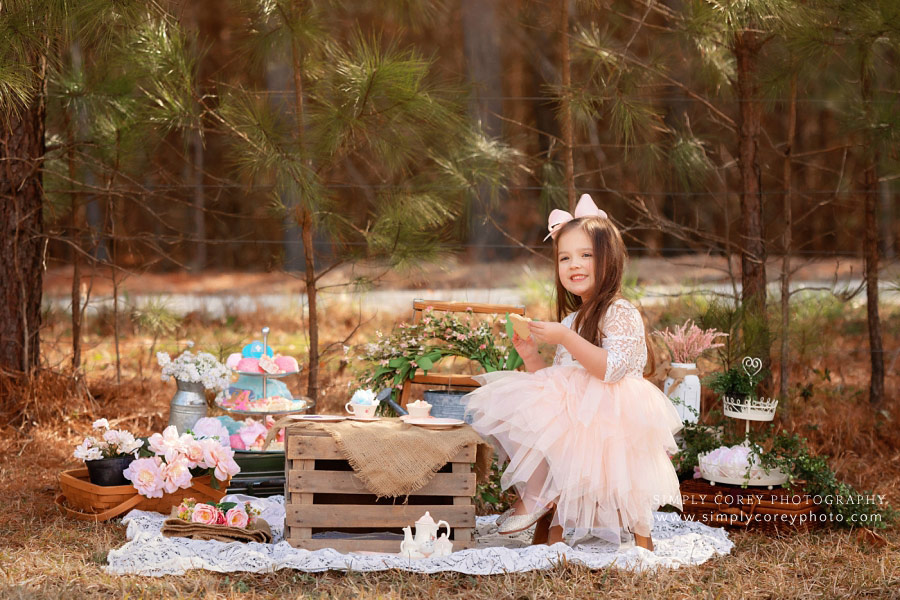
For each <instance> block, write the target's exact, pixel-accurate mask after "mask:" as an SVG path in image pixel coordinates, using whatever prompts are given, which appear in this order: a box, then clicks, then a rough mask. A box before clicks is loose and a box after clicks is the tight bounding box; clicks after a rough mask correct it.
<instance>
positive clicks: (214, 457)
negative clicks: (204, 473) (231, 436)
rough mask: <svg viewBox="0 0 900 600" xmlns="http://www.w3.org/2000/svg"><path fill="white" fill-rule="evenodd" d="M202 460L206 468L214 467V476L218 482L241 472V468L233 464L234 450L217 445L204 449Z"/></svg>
mask: <svg viewBox="0 0 900 600" xmlns="http://www.w3.org/2000/svg"><path fill="white" fill-rule="evenodd" d="M203 458H204V461H205V462H206V464H207V466H209V467H210V468H212V467H215V469H216V471H215V476H216V479H218V480H219V481H225V480H226V479H228V478H229V477H233V476H235V475H237V474H238V473H240V472H241V468H240V467H239V466H238V464H237V463H236V462H234V450H232V449H231V448H226V447H225V446H222V445H220V444H218V443H217V444H213V445H211V446H207V447H205V448H204V449H203Z"/></svg>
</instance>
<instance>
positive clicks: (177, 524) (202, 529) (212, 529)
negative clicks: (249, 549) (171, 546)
mask: <svg viewBox="0 0 900 600" xmlns="http://www.w3.org/2000/svg"><path fill="white" fill-rule="evenodd" d="M173 514H174V513H173ZM162 534H163V536H164V537H186V538H191V539H192V540H204V541H206V540H213V541H216V542H259V543H260V544H268V543H271V541H272V530H271V529H270V528H269V524H268V523H266V521H265V520H264V519H259V518H257V519H256V520H255V521H253V523H251V524H250V526H249V527H247V529H243V528H241V527H226V526H225V525H202V524H200V523H189V522H187V521H184V520H182V519H178V518H175V517H174V516H173V517H172V518H169V519H166V520H165V522H164V523H163V526H162Z"/></svg>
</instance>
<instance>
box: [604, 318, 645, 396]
mask: <svg viewBox="0 0 900 600" xmlns="http://www.w3.org/2000/svg"><path fill="white" fill-rule="evenodd" d="M601 327H602V331H603V334H604V338H603V342H602V343H601V347H602V348H604V349H605V350H606V351H607V352H609V356H608V357H607V359H606V376H605V377H604V378H603V380H604V381H606V382H609V383H614V382H616V381H619V380H620V379H622V378H623V377H625V376H626V375H636V376H638V377H640V376H641V375H642V374H643V371H644V365H646V364H647V343H646V341H645V340H644V321H643V319H641V313H640V312H638V310H637V309H636V308H635V307H634V306H632V305H631V303H629V302H628V301H627V300H617V301H616V302H614V303H613V304H612V306H610V307H609V310H607V311H606V317H605V318H604V319H603V324H602V326H601Z"/></svg>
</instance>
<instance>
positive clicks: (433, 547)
mask: <svg viewBox="0 0 900 600" xmlns="http://www.w3.org/2000/svg"><path fill="white" fill-rule="evenodd" d="M415 525H416V536H415V538H413V535H412V529H411V528H410V527H404V528H403V542H401V543H400V554H402V555H403V556H405V557H406V558H427V557H429V556H446V555H447V554H450V552H452V549H453V544H452V542H450V539H449V538H450V524H449V523H447V521H438V522H437V523H435V521H434V519H433V518H432V517H431V514H430V513H429V512H426V513H425V514H424V515H422V516H421V517H420V518H419V520H418V521H416V523H415ZM442 525H443V526H444V527H445V528H446V530H447V532H446V533H445V534H443V535H442V536H441V540H440V543H438V544H435V542H436V541H437V536H438V531H439V530H440V528H441V526H442Z"/></svg>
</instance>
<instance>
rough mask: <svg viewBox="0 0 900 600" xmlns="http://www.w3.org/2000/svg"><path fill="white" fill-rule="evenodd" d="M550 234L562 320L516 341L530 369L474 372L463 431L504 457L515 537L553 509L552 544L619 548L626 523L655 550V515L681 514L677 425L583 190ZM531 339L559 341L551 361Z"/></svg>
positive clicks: (612, 245)
mask: <svg viewBox="0 0 900 600" xmlns="http://www.w3.org/2000/svg"><path fill="white" fill-rule="evenodd" d="M549 228H550V235H549V236H547V237H551V236H552V237H553V238H554V250H555V252H554V254H555V256H556V263H557V268H556V289H557V308H556V312H557V319H561V320H562V322H561V323H553V322H530V323H529V329H530V332H531V336H530V337H528V338H525V339H522V338H521V337H519V336H518V335H515V336H514V338H513V344H514V345H515V347H516V350H517V351H518V352H519V354H520V355H521V356H522V359H523V360H524V362H525V368H526V369H527V371H528V372H527V373H522V372H510V371H501V372H496V373H488V374H485V375H480V376H478V379H479V380H480V383H481V384H482V387H480V388H478V389H477V390H476V391H474V392H472V393H471V394H469V396H468V397H467V398H468V409H467V410H468V412H469V413H470V414H471V415H472V417H473V422H472V427H474V428H475V429H476V430H477V431H478V432H479V433H481V434H482V435H484V436H486V437H487V438H488V439H490V440H491V441H492V442H493V443H494V445H495V446H496V447H497V449H498V452H499V454H500V456H501V459H504V460H505V459H507V458H508V459H509V465H508V466H507V468H506V471H505V473H504V474H503V478H502V481H501V483H502V485H503V487H504V489H506V488H509V487H515V489H516V491H517V493H518V496H519V500H518V501H517V502H516V504H515V505H514V506H513V508H512V509H510V510H509V511H507V512H506V513H504V514H503V515H501V517H500V518H498V524H499V526H500V529H499V531H500V533H515V532H517V531H522V530H523V529H526V528H527V527H529V526H531V525H533V524H534V523H535V522H537V521H538V520H540V519H541V518H542V517H545V516H546V515H549V514H550V512H551V511H553V509H554V508H555V514H554V516H553V519H552V525H553V527H552V528H551V530H550V540H549V541H550V543H555V542H557V541H562V534H563V528H564V527H569V528H574V529H575V530H576V536H581V535H584V534H586V533H588V532H591V531H592V532H593V533H594V534H597V535H601V536H602V537H610V538H611V539H614V540H615V542H616V543H618V541H619V528H620V527H624V528H625V529H626V530H627V531H631V532H633V533H634V535H635V543H636V544H637V545H639V546H642V547H644V548H647V549H648V550H652V549H653V543H652V540H651V538H650V532H651V529H652V526H653V512H652V511H653V510H654V509H656V508H658V507H660V506H662V505H664V504H671V505H673V506H677V507H679V508H680V507H681V495H680V491H679V487H678V477H677V476H676V474H675V469H674V468H673V467H672V463H671V461H670V460H669V458H668V456H667V454H666V451H667V450H669V451H673V452H674V451H676V450H677V446H676V444H675V440H674V439H673V437H672V435H673V434H674V433H675V432H677V431H678V430H679V429H681V420H680V419H679V417H678V413H677V412H676V411H675V407H674V406H673V405H672V403H671V402H670V401H669V399H668V398H667V397H666V396H665V395H664V394H663V393H662V392H661V391H660V390H659V389H658V388H657V387H656V386H654V385H653V384H652V383H650V382H649V381H647V380H645V379H644V378H643V370H644V366H645V364H646V362H647V345H646V340H645V337H644V324H643V321H642V319H641V315H640V313H639V312H638V311H637V309H636V308H635V307H634V306H632V305H631V303H629V302H628V301H627V300H625V299H624V298H622V297H621V288H622V275H623V272H624V266H625V265H624V263H625V255H626V252H625V245H624V244H623V242H622V237H621V235H620V234H619V231H618V230H617V229H616V227H615V225H613V223H612V222H611V221H610V220H609V219H608V218H607V217H606V213H605V212H603V211H601V210H599V209H598V208H597V207H596V205H594V203H593V201H592V200H591V198H590V196H588V195H587V194H585V195H583V196H582V197H581V199H580V200H579V202H578V207H577V208H576V210H575V218H572V216H571V215H569V213H567V212H564V211H559V210H554V211H553V212H552V213H550V227H549ZM565 315H568V316H565ZM564 316H565V318H563V317H564ZM538 342H544V343H548V344H557V350H556V356H555V357H554V359H553V365H552V366H550V367H547V366H546V364H545V363H544V361H543V359H542V358H541V356H540V354H539V353H538V350H537V343H538Z"/></svg>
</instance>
